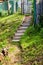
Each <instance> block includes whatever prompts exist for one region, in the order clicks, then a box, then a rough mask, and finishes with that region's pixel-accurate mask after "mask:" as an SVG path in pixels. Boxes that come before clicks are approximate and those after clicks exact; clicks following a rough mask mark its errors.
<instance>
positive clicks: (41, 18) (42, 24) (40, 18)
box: [39, 15, 43, 27]
mask: <svg viewBox="0 0 43 65" xmlns="http://www.w3.org/2000/svg"><path fill="white" fill-rule="evenodd" d="M39 20H40V22H39V24H40V26H41V27H43V15H41V16H40V17H39Z"/></svg>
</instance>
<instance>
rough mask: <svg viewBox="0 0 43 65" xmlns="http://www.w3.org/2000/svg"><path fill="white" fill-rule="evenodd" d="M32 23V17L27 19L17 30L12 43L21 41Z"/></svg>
mask: <svg viewBox="0 0 43 65" xmlns="http://www.w3.org/2000/svg"><path fill="white" fill-rule="evenodd" d="M26 19H28V20H26ZM30 21H31V17H25V19H24V21H23V22H22V24H21V25H20V26H19V28H18V29H17V31H16V33H15V35H14V37H13V40H12V41H14V42H19V41H20V38H21V36H22V35H24V32H25V31H26V29H27V28H28V26H29V25H30Z"/></svg>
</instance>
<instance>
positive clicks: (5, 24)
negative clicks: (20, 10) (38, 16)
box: [0, 14, 23, 49]
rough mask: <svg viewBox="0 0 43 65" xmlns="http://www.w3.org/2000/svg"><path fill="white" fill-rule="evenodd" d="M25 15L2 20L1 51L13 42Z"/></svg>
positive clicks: (0, 23) (0, 33)
mask: <svg viewBox="0 0 43 65" xmlns="http://www.w3.org/2000/svg"><path fill="white" fill-rule="evenodd" d="M22 19H23V15H19V14H13V15H11V16H8V17H4V18H2V19H0V49H1V48H3V47H5V46H7V44H8V43H10V42H11V40H10V38H12V37H13V35H14V33H15V31H16V30H17V28H18V26H19V25H20V24H21V22H22Z"/></svg>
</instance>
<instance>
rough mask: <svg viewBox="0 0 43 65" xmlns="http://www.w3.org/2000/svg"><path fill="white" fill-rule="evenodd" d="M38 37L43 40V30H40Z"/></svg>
mask: <svg viewBox="0 0 43 65" xmlns="http://www.w3.org/2000/svg"><path fill="white" fill-rule="evenodd" d="M40 36H41V38H43V28H41V31H40Z"/></svg>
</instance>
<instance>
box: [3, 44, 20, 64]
mask: <svg viewBox="0 0 43 65" xmlns="http://www.w3.org/2000/svg"><path fill="white" fill-rule="evenodd" d="M20 53H21V52H20V49H19V48H18V47H17V46H16V45H9V46H8V56H6V57H5V58H4V60H3V62H2V65H18V64H20V61H21V56H20Z"/></svg>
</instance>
